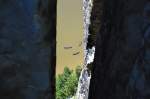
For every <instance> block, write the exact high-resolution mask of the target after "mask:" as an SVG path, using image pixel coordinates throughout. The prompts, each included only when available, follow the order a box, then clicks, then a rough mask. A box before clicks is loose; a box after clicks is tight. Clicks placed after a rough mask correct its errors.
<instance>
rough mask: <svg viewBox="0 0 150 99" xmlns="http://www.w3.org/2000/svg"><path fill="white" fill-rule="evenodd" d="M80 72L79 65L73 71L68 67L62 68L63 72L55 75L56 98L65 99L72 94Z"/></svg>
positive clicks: (75, 88)
mask: <svg viewBox="0 0 150 99" xmlns="http://www.w3.org/2000/svg"><path fill="white" fill-rule="evenodd" d="M80 72H81V68H80V66H78V67H77V68H76V70H75V71H72V70H70V69H69V68H68V67H65V68H64V72H63V73H62V74H60V75H58V76H57V77H56V99H67V98H68V97H72V96H74V94H75V92H76V90H77V85H78V79H79V75H80Z"/></svg>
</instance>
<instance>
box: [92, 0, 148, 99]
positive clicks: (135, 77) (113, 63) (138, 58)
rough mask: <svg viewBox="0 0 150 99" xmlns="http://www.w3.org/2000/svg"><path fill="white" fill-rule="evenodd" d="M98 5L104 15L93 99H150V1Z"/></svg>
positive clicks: (117, 0)
mask: <svg viewBox="0 0 150 99" xmlns="http://www.w3.org/2000/svg"><path fill="white" fill-rule="evenodd" d="M95 2H98V3H99V4H100V3H101V4H100V5H97V4H96V3H94V4H93V5H94V6H96V7H95V10H96V9H97V10H99V11H100V10H102V16H101V17H100V18H97V19H98V21H100V23H101V25H98V26H97V28H98V29H100V30H99V31H98V32H97V34H96V36H97V39H96V54H95V59H94V65H93V68H92V78H91V84H90V91H89V99H150V54H149V53H150V31H149V30H150V29H149V28H150V25H149V24H150V21H149V20H150V1H149V0H95ZM101 7H102V8H101ZM93 9H94V8H93ZM99 13H100V12H99ZM95 17H96V16H95ZM93 18H94V16H93ZM91 21H94V19H92V20H91Z"/></svg>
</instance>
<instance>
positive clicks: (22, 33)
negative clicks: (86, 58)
mask: <svg viewBox="0 0 150 99" xmlns="http://www.w3.org/2000/svg"><path fill="white" fill-rule="evenodd" d="M55 46H56V0H1V1H0V99H54V96H55V59H56V56H55V48H56V47H55Z"/></svg>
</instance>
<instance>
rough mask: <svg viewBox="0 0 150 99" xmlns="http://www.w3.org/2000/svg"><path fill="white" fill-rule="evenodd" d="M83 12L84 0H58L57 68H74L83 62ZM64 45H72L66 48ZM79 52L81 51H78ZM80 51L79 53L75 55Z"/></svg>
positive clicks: (57, 71) (58, 71) (60, 71)
mask: <svg viewBox="0 0 150 99" xmlns="http://www.w3.org/2000/svg"><path fill="white" fill-rule="evenodd" d="M82 41H83V13H82V0H58V5H57V68H56V73H57V74H60V73H62V72H63V69H64V67H65V66H68V67H69V68H71V69H74V68H75V67H76V66H78V65H82V64H83V45H81V46H79V45H80V43H81V42H82ZM64 47H72V48H70V49H64ZM78 52H79V53H78ZM75 53H78V54H77V55H73V54H75Z"/></svg>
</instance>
